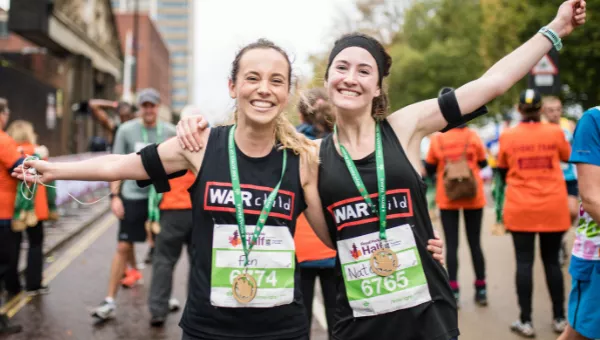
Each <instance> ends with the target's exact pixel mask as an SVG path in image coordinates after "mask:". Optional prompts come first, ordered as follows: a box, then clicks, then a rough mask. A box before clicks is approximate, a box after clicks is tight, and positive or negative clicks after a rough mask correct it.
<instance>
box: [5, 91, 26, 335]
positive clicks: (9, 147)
mask: <svg viewBox="0 0 600 340" xmlns="http://www.w3.org/2000/svg"><path fill="white" fill-rule="evenodd" d="M8 118H9V111H8V102H7V101H6V99H4V98H0V146H1V147H0V199H1V200H2V204H0V286H1V285H2V282H3V281H4V279H5V277H6V274H8V272H9V268H10V265H11V262H12V260H11V257H12V254H13V252H12V251H11V249H12V248H13V246H14V243H15V242H14V240H13V233H12V231H11V220H12V217H13V213H14V209H15V196H16V195H17V181H16V180H15V179H14V178H12V177H11V176H10V174H11V172H12V170H13V169H15V168H16V167H18V166H19V165H20V164H21V162H22V161H23V158H21V155H20V154H19V152H17V143H15V141H14V140H13V139H12V138H10V136H9V135H8V134H7V133H6V132H4V127H5V126H6V125H7V123H8ZM0 293H2V291H1V290H0ZM21 330H22V327H21V326H20V325H13V324H11V323H9V320H8V317H7V316H6V315H5V314H2V313H0V335H5V334H13V333H19V332H21Z"/></svg>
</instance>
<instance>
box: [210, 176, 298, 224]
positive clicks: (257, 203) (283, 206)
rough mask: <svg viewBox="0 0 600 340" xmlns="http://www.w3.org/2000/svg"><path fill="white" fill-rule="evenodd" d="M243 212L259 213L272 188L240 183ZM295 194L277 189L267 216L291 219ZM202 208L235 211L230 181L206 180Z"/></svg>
mask: <svg viewBox="0 0 600 340" xmlns="http://www.w3.org/2000/svg"><path fill="white" fill-rule="evenodd" d="M240 187H241V189H242V203H243V205H244V214H249V215H260V211H261V210H262V208H263V206H264V202H265V201H266V200H267V197H268V196H269V194H270V193H271V191H273V188H269V187H263V186H257V185H250V184H242V185H241V186H240ZM294 199H295V195H294V193H293V192H291V191H287V190H279V192H278V193H277V197H276V198H275V201H273V207H272V208H271V212H270V213H269V217H276V218H283V219H286V220H288V221H289V220H291V219H292V214H293V210H294ZM204 210H207V211H224V212H232V213H235V204H234V199H233V191H232V188H231V183H219V182H208V183H206V190H205V192H204Z"/></svg>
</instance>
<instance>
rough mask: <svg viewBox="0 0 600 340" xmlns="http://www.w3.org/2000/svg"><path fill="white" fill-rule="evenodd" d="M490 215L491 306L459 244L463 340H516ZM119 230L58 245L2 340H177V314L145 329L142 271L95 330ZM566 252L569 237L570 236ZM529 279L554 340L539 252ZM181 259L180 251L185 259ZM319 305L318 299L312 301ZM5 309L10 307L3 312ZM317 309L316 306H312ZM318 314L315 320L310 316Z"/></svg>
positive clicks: (508, 271)
mask: <svg viewBox="0 0 600 340" xmlns="http://www.w3.org/2000/svg"><path fill="white" fill-rule="evenodd" d="M492 219H493V211H492V210H489V209H486V212H485V214H484V227H483V228H484V230H483V231H482V242H483V249H484V254H485V256H486V261H487V263H486V264H487V273H488V294H489V301H490V305H489V306H488V307H477V306H476V305H475V303H474V302H473V294H474V290H473V287H472V282H473V270H472V266H471V259H470V253H469V249H468V244H467V242H466V238H465V236H464V232H463V233H462V234H463V235H461V239H460V248H459V251H460V259H459V264H460V267H459V281H460V283H461V293H462V299H461V300H462V301H461V305H462V306H461V309H460V311H459V322H460V329H461V333H462V335H461V337H460V339H461V340H481V339H485V340H511V339H520V338H519V337H518V336H516V335H514V334H512V333H511V332H510V330H509V325H510V323H512V322H513V321H514V320H516V319H517V317H518V307H517V298H516V293H515V285H514V275H515V274H514V273H515V265H514V251H513V246H512V240H511V238H510V236H508V235H507V236H502V237H497V236H492V235H491V233H490V226H491V222H492ZM116 233H117V224H116V220H115V219H114V217H112V216H111V215H110V214H108V215H105V216H104V217H103V218H100V219H99V220H98V221H97V222H96V223H95V224H94V225H92V226H91V227H89V228H88V229H87V230H86V231H84V232H83V233H81V234H80V235H78V236H77V237H75V238H73V239H72V240H71V241H69V242H68V243H66V244H65V245H63V247H62V248H61V249H60V250H59V251H58V252H56V253H55V254H54V255H53V257H54V259H55V260H54V262H52V263H50V264H48V265H47V266H46V269H45V279H46V280H47V281H49V286H50V294H48V295H44V296H41V297H36V298H32V299H30V298H24V297H22V298H21V299H20V300H18V301H16V300H15V301H12V303H11V302H9V304H10V305H9V306H5V307H4V308H5V309H7V310H8V312H9V315H12V314H14V316H13V318H12V319H13V321H14V322H17V323H20V324H22V325H23V326H24V331H23V332H22V333H21V334H17V335H13V336H8V337H4V338H3V337H0V338H1V339H10V340H26V339H27V340H38V339H40V340H41V339H44V340H64V339H77V340H79V339H82V340H87V339H144V340H152V339H180V338H181V329H180V328H179V326H178V322H179V319H180V317H181V311H179V312H175V313H172V314H171V315H170V316H169V318H168V319H167V322H166V324H165V326H164V327H163V328H158V329H157V328H151V327H150V326H149V318H150V315H149V312H148V307H147V294H148V288H149V283H150V275H151V272H150V269H151V268H150V267H147V268H145V269H143V274H144V281H145V282H144V283H143V284H141V285H138V286H136V287H134V288H133V289H121V290H120V292H119V295H118V297H117V299H116V300H117V318H116V319H114V320H111V321H108V322H105V323H96V322H95V321H94V319H93V318H92V317H91V316H90V310H91V309H92V308H94V307H95V306H97V305H98V304H99V303H100V302H101V301H102V299H103V298H104V296H105V295H106V288H107V284H108V274H109V269H110V263H111V260H112V256H113V254H114V250H115V247H116ZM568 239H569V245H570V244H571V240H572V235H569V237H568ZM146 250H147V246H146V245H142V246H138V247H136V254H137V258H138V262H140V261H142V260H143V258H144V256H145V254H146ZM537 252H538V255H537V257H538V258H537V259H536V263H535V268H534V271H535V274H534V297H533V301H534V306H533V322H534V327H535V328H536V331H537V339H542V340H546V339H547V340H550V339H556V338H557V335H555V334H554V333H553V332H552V330H551V321H552V320H551V319H552V312H551V305H550V300H549V295H548V291H547V288H546V282H545V276H544V274H543V266H542V264H541V262H540V260H539V249H537ZM183 254H185V252H184V253H183ZM567 266H568V264H567V265H566V266H565V269H564V272H565V298H566V297H567V292H568V289H569V286H570V276H569V275H568V273H567V270H566V268H567ZM187 270H188V263H187V259H186V257H185V256H182V258H181V259H180V262H179V264H178V266H177V269H176V273H175V281H174V284H173V290H174V291H173V296H174V297H176V298H177V299H179V301H180V302H181V303H182V306H183V304H184V303H185V296H186V279H187ZM317 300H318V301H320V297H319V296H318V297H317ZM7 307H8V308H7ZM317 308H318V306H317ZM315 314H318V312H317V311H315ZM317 319H318V317H316V318H315V319H314V320H313V329H312V337H311V339H313V340H325V339H327V336H326V333H325V331H324V329H323V327H322V326H321V325H320V323H319V320H317Z"/></svg>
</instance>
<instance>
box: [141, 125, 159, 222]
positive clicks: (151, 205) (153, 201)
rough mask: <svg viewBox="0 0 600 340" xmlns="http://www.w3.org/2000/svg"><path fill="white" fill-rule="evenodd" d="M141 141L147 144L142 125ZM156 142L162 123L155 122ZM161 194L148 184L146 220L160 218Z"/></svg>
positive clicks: (146, 131)
mask: <svg viewBox="0 0 600 340" xmlns="http://www.w3.org/2000/svg"><path fill="white" fill-rule="evenodd" d="M142 141H143V142H144V144H148V130H146V127H144V126H142ZM156 142H157V143H160V142H162V125H161V124H160V123H156ZM162 196H163V195H162V194H159V193H157V192H156V188H154V185H152V186H150V192H149V194H148V220H149V221H151V222H158V221H159V220H160V209H159V208H158V206H159V204H160V201H161V200H162Z"/></svg>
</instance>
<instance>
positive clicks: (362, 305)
mask: <svg viewBox="0 0 600 340" xmlns="http://www.w3.org/2000/svg"><path fill="white" fill-rule="evenodd" d="M386 234H387V239H388V241H389V245H390V249H391V250H392V251H394V252H395V253H396V254H397V256H398V267H397V268H396V272H394V273H393V274H392V275H390V276H387V277H381V276H378V275H376V274H375V273H373V271H372V270H371V267H370V265H369V261H370V259H371V255H372V254H373V252H374V251H376V250H377V249H379V248H380V247H381V246H380V242H379V233H377V232H374V233H371V234H367V235H363V236H359V237H355V238H351V239H346V240H340V241H338V242H337V244H338V254H339V258H340V263H341V267H342V274H343V277H344V284H345V286H346V294H347V296H348V302H349V303H350V307H351V308H352V311H353V314H354V317H363V316H372V315H378V314H383V313H389V312H393V311H396V310H400V309H406V308H411V307H414V306H417V305H420V304H422V303H425V302H428V301H431V295H430V294H429V287H428V285H427V279H426V277H425V272H424V271H423V265H422V264H421V259H420V257H419V251H418V250H417V244H416V242H415V237H414V235H413V232H412V230H411V227H410V226H409V225H408V224H405V225H402V226H399V227H394V228H390V229H387V230H386Z"/></svg>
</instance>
